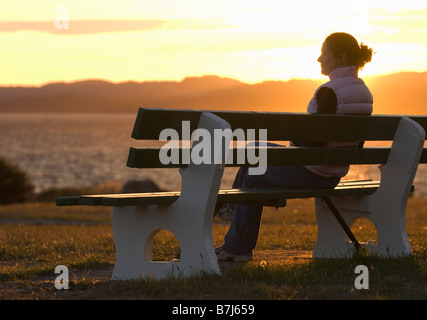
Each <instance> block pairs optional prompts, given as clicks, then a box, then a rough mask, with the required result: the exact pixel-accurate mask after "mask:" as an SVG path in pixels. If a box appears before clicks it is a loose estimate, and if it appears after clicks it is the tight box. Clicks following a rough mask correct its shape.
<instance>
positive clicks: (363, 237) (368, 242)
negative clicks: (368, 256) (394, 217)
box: [351, 217, 378, 253]
mask: <svg viewBox="0 0 427 320" xmlns="http://www.w3.org/2000/svg"><path fill="white" fill-rule="evenodd" d="M351 231H352V232H353V234H354V235H355V237H356V238H357V240H358V241H359V243H360V245H361V248H362V249H366V251H367V253H370V249H372V248H373V247H375V246H376V244H377V241H378V235H377V229H376V228H375V225H374V224H373V223H372V221H370V220H369V219H367V218H365V217H360V218H357V219H355V221H353V223H352V225H351Z"/></svg>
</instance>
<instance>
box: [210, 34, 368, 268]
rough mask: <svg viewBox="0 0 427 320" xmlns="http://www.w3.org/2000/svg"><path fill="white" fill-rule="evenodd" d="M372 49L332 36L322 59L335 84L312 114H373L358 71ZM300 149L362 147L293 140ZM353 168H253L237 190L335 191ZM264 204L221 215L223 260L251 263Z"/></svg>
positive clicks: (243, 171) (320, 93) (241, 174)
mask: <svg viewBox="0 0 427 320" xmlns="http://www.w3.org/2000/svg"><path fill="white" fill-rule="evenodd" d="M371 58H372V49H370V48H368V47H367V46H366V45H363V44H361V45H359V43H358V41H357V40H356V39H355V38H354V37H353V36H351V35H350V34H347V33H333V34H331V35H329V36H328V37H327V38H326V39H325V41H324V42H323V45H322V49H321V55H320V56H319V58H318V59H317V61H318V62H319V63H320V66H321V73H322V74H323V75H325V76H329V79H330V81H329V82H327V83H325V84H323V85H321V86H320V87H319V88H318V89H317V90H316V92H315V94H314V97H313V98H312V99H311V101H310V103H309V105H308V108H307V112H308V113H321V114H361V115H370V114H371V113H372V104H373V98H372V94H371V92H370V91H369V89H368V87H367V86H366V85H365V83H364V82H363V80H362V79H360V78H358V71H359V69H362V68H363V67H364V65H365V63H367V62H370V61H371ZM291 144H292V145H298V146H313V144H317V145H318V146H328V147H341V146H355V144H356V146H357V144H358V142H337V141H330V142H323V143H322V142H303V141H293V142H291ZM348 170H349V166H270V167H267V170H266V172H265V173H264V174H262V175H250V174H249V173H248V168H246V167H242V168H240V169H239V171H238V173H237V175H236V179H235V181H234V184H233V188H250V187H289V188H305V189H307V188H309V189H311V188H334V187H336V186H337V185H338V183H339V182H340V179H341V178H342V177H343V176H345V175H346V174H347V173H348ZM262 209H263V207H262V205H252V204H250V205H249V204H231V203H230V204H226V205H224V206H223V207H222V208H221V209H220V211H219V213H218V216H219V217H220V218H224V219H226V218H227V215H228V216H231V217H232V221H231V225H230V228H229V230H228V232H227V234H226V235H225V239H224V240H225V242H224V244H223V245H222V246H221V247H219V248H217V249H216V250H215V251H216V254H217V257H218V260H220V261H241V262H245V261H250V260H252V250H254V248H255V246H256V243H257V240H258V232H259V227H260V223H261V215H262Z"/></svg>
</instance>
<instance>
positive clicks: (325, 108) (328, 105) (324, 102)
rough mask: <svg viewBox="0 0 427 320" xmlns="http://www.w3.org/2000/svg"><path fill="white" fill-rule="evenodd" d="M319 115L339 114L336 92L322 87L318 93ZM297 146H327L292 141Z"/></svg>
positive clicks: (312, 142)
mask: <svg viewBox="0 0 427 320" xmlns="http://www.w3.org/2000/svg"><path fill="white" fill-rule="evenodd" d="M316 101H317V106H318V108H317V113H323V114H325V113H329V114H335V113H336V112H337V95H336V94H335V92H334V90H332V89H330V88H326V87H322V88H320V89H319V91H317V94H316ZM292 143H293V144H294V145H296V146H306V147H322V146H323V145H325V142H323V141H292Z"/></svg>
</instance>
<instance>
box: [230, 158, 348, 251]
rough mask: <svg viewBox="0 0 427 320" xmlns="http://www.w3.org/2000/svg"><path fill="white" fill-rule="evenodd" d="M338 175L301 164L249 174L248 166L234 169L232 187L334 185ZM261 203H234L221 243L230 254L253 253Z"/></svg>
mask: <svg viewBox="0 0 427 320" xmlns="http://www.w3.org/2000/svg"><path fill="white" fill-rule="evenodd" d="M339 182H340V178H339V177H331V178H329V177H322V176H319V175H317V174H315V173H313V172H311V171H309V170H308V169H306V168H305V167H304V166H272V167H267V170H266V172H265V173H264V174H263V175H249V174H248V168H246V167H241V168H240V169H239V171H238V172H237V175H236V178H235V180H234V183H233V188H249V187H289V188H301V189H303V188H306V189H307V188H308V189H309V188H316V189H317V188H319V189H321V188H334V187H335V186H336V185H337V184H338V183H339ZM262 209H263V206H262V205H257V204H236V205H235V211H234V216H233V220H232V221H231V225H230V228H229V230H228V232H227V234H226V235H225V239H224V240H225V243H224V245H223V246H222V247H223V248H224V249H225V250H227V251H228V252H230V253H233V254H252V250H253V249H254V248H255V246H256V243H257V240H258V233H259V227H260V224H261V215H262Z"/></svg>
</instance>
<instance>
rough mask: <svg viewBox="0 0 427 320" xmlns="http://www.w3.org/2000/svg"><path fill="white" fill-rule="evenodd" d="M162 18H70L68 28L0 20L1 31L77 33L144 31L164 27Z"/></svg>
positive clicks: (50, 22) (42, 23)
mask: <svg viewBox="0 0 427 320" xmlns="http://www.w3.org/2000/svg"><path fill="white" fill-rule="evenodd" d="M166 23H167V21H161V20H70V21H69V22H68V29H60V28H56V27H55V21H53V20H52V21H10V22H0V32H17V31H31V30H32V31H39V32H44V33H51V34H61V35H65V34H68V35H75V34H89V33H107V32H125V31H144V30H152V29H159V28H162V27H163V26H164V25H165V24H166Z"/></svg>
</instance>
